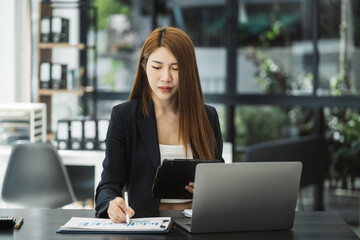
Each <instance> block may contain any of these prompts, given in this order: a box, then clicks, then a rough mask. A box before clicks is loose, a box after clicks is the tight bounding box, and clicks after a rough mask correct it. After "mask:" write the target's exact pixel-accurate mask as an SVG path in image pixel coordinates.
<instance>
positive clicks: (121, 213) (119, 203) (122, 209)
mask: <svg viewBox="0 0 360 240" xmlns="http://www.w3.org/2000/svg"><path fill="white" fill-rule="evenodd" d="M107 213H108V215H109V218H110V219H111V220H112V221H113V222H114V223H123V222H126V213H128V214H129V217H130V218H131V217H132V216H134V214H135V211H134V210H133V209H132V208H131V207H130V206H129V207H128V208H127V207H126V204H125V200H124V199H123V198H121V197H116V198H114V199H113V200H111V201H110V202H109V207H108V210H107Z"/></svg>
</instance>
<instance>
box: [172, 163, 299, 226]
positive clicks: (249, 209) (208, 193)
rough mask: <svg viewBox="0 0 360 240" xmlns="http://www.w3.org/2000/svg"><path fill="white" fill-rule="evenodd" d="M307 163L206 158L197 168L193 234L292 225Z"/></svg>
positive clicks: (182, 222) (181, 221) (183, 221)
mask: <svg viewBox="0 0 360 240" xmlns="http://www.w3.org/2000/svg"><path fill="white" fill-rule="evenodd" d="M301 169H302V163H300V162H252V163H231V164H224V163H210V164H207V163H202V164H198V166H197V167H196V174H195V189H194V196H193V210H192V218H175V219H173V220H174V222H175V223H176V224H178V225H179V226H180V227H182V228H184V229H185V230H187V231H189V232H192V233H206V232H232V231H261V230H288V229H290V228H292V226H293V224H294V215H295V208H296V203H297V198H298V193H299V184H300V176H301Z"/></svg>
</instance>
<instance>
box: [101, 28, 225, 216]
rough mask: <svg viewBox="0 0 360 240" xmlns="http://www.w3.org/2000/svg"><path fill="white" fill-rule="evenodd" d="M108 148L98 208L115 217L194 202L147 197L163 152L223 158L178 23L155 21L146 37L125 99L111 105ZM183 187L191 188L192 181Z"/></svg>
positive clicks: (217, 133)
mask: <svg viewBox="0 0 360 240" xmlns="http://www.w3.org/2000/svg"><path fill="white" fill-rule="evenodd" d="M105 154H106V157H105V159H104V162H103V172H102V175H101V181H100V183H99V185H98V187H97V190H96V196H95V201H96V211H97V216H99V217H107V216H108V217H109V218H110V219H112V220H113V221H114V222H124V221H125V214H129V215H130V217H131V216H133V215H134V210H158V209H185V208H191V201H190V202H189V201H188V202H184V201H180V200H175V202H174V200H173V201H172V202H171V201H169V200H159V199H153V198H152V184H153V180H154V177H155V173H156V169H157V167H158V166H159V165H160V164H161V162H162V160H163V159H165V158H188V159H192V158H197V159H221V160H222V161H223V159H222V136H221V131H220V126H219V119H218V115H217V112H216V110H215V108H213V107H210V106H207V105H205V104H204V99H203V95H202V90H201V86H200V79H199V73H198V69H197V64H196V58H195V50H194V46H193V43H192V41H191V40H190V38H189V37H188V36H187V35H186V34H185V33H184V32H183V31H181V30H180V29H177V28H173V27H167V28H160V29H156V30H154V31H153V32H152V33H151V34H150V35H149V37H148V38H147V40H146V41H145V43H144V46H143V47H142V50H141V54H140V59H139V64H138V68H137V72H136V75H135V80H134V85H133V88H132V91H131V94H130V99H129V101H128V102H126V103H123V104H119V105H117V106H115V107H114V108H113V110H112V113H111V118H110V124H109V129H108V133H107V137H106V151H105ZM184 187H185V188H186V189H188V191H190V192H193V187H194V183H189V185H187V186H184ZM123 190H126V191H128V194H129V206H130V207H129V208H127V207H126V204H125V201H124V200H123V198H122V192H123Z"/></svg>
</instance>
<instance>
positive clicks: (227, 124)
mask: <svg viewBox="0 0 360 240" xmlns="http://www.w3.org/2000/svg"><path fill="white" fill-rule="evenodd" d="M3 1H4V0H3ZM4 2H5V1H4ZM3 5H4V8H3V9H2V10H0V16H1V17H0V20H1V21H0V25H1V26H3V27H2V29H4V35H3V36H9V37H8V38H6V39H5V38H4V37H2V39H1V40H0V43H1V44H0V45H1V46H0V52H1V55H2V56H0V74H1V75H0V83H1V90H0V93H1V94H0V95H1V97H0V102H1V103H6V102H42V103H45V104H46V106H47V131H46V139H47V141H49V142H52V143H53V144H54V145H55V146H57V147H58V148H59V149H68V150H81V149H86V143H87V142H86V138H84V137H81V134H82V135H84V134H86V133H84V132H86V131H85V130H84V129H87V128H86V127H84V125H83V130H80V133H79V134H78V135H79V136H80V137H79V139H83V140H79V141H80V142H79V145H78V146H77V147H76V146H75V145H74V144H73V143H74V142H75V140H74V139H73V140H72V142H69V141H67V138H69V137H70V136H69V135H67V134H65V136H64V134H63V131H65V132H66V129H68V127H67V126H66V127H65V128H64V129H65V130H63V131H59V128H61V126H62V123H64V122H65V123H68V122H69V121H71V122H73V121H76V120H78V121H80V122H82V124H84V121H95V125H96V131H94V133H91V132H90V133H89V134H90V135H93V138H96V139H97V140H95V142H94V144H95V145H94V146H93V147H89V148H88V149H93V150H100V151H102V150H103V149H101V146H100V145H99V144H100V142H101V139H100V138H101V136H102V135H104V133H103V132H104V131H106V123H105V124H103V126H102V125H101V124H99V120H107V119H109V116H110V111H111V108H112V106H114V105H116V104H118V103H121V102H124V101H126V100H127V99H128V97H129V93H130V90H131V87H132V83H133V79H134V74H135V70H136V66H137V64H138V57H139V52H140V49H141V46H142V44H143V43H144V41H145V39H146V37H147V36H148V34H149V33H150V32H151V31H152V30H153V29H154V28H156V27H160V26H174V27H178V28H180V29H182V30H184V31H185V32H186V33H187V34H188V35H189V36H190V37H191V39H192V40H193V43H194V45H195V50H196V57H197V62H198V68H199V71H200V79H201V84H202V89H203V93H204V97H205V100H206V103H207V104H210V105H213V106H215V107H216V108H217V110H218V113H219V117H220V122H221V129H222V133H223V139H224V142H226V143H227V144H226V153H227V154H229V156H231V157H230V161H233V162H240V161H247V160H249V159H247V154H248V150H249V148H250V147H253V146H259V145H258V144H260V143H279V141H285V142H286V141H287V140H288V139H290V140H292V139H303V138H304V137H307V136H314V135H316V136H321V138H322V140H323V141H324V142H325V144H326V154H325V155H326V157H323V158H322V157H319V158H322V159H316V158H314V159H311V160H312V162H311V163H307V164H309V165H307V166H309V168H313V169H318V163H321V168H319V169H320V170H319V171H320V172H317V174H318V175H319V176H321V181H322V182H323V188H322V189H320V192H321V194H322V195H321V196H323V199H321V198H320V202H321V204H320V206H319V205H316V204H317V203H315V202H314V201H317V200H314V199H316V196H314V194H315V195H316V194H318V193H319V189H317V190H316V189H315V190H314V189H313V188H316V187H314V186H313V184H312V183H313V182H311V181H310V184H305V185H304V187H303V188H302V197H301V198H302V205H301V208H302V209H304V210H312V209H314V205H316V206H317V208H316V210H324V209H325V210H335V211H338V212H339V213H340V214H341V215H342V217H343V218H344V219H345V220H346V221H347V222H348V223H349V224H350V225H351V226H353V228H354V230H355V231H356V230H358V228H359V189H360V185H359V184H360V182H359V180H358V177H359V176H360V115H359V109H360V78H359V76H360V68H358V67H357V66H360V1H358V0H273V1H268V0H146V1H145V0H83V1H79V2H74V1H65V0H64V1H39V0H17V1H14V3H4V4H3ZM49 9H50V10H49ZM19 12H22V13H23V15H21V17H19V14H18V13H19ZM15 16H16V17H15ZM49 17H50V18H52V19H54V17H61V19H65V20H61V24H65V25H64V26H65V27H61V28H60V29H61V31H60V32H64V33H65V34H67V37H68V38H67V39H65V40H64V41H58V42H56V41H57V40H56V38H55V37H54V36H55V35H49V36H53V37H51V38H52V39H50V40H49V39H46V36H47V35H46V34H49V33H52V32H56V31H57V30H56V28H57V25H56V24H57V23H56V21H54V20H53V21H52V25H51V28H50V27H49V26H48V25H47V24H49V23H47V20H46V19H47V18H49ZM9 19H11V21H9ZM50 22H51V21H50ZM66 22H67V23H66ZM62 26H63V25H62ZM64 29H65V30H64ZM43 34H45V35H43ZM44 36H45V38H43V37H44ZM62 42H63V44H67V45H60V44H61V43H62ZM79 43H81V44H83V45H78V44H79ZM49 52H51V53H49ZM43 63H51V64H52V65H51V66H54V64H55V63H56V64H60V65H61V66H62V65H66V68H65V69H64V68H63V67H62V68H61V69H62V70H61V71H62V72H63V74H64V76H65V75H66V77H64V78H66V86H65V87H63V88H62V87H59V88H58V85H56V83H57V82H56V79H55V80H54V79H53V80H52V78H54V76H55V75H57V73H56V71H55V70H54V67H53V68H52V69H50V70H46V65H43ZM56 64H55V65H56ZM49 71H50V72H51V73H52V78H50V82H51V80H52V87H49V86H47V85H46V83H47V82H46V81H47V79H48V78H49V77H48V76H47V75H46V74H47V73H48V72H49ZM61 76H62V75H61ZM12 79H15V80H14V81H12ZM61 79H62V78H61ZM60 89H62V90H60ZM84 119H85V120H84ZM68 124H69V123H68ZM80 125H81V124H80ZM99 126H100V127H99ZM76 129H77V127H76V125H73V129H72V130H73V136H75V135H76V134H77V133H75V132H76V131H77V130H76ZM4 131H5V130H3V132H4ZM0 133H1V132H0ZM73 138H74V137H73ZM64 139H65V140H64ZM84 139H85V140H84ZM0 140H1V139H0ZM61 140H64V142H65V146H63V147H62V145H61ZM8 143H9V142H8V141H7V140H6V139H5V140H3V144H4V145H6V144H8ZM66 144H67V145H66ZM298 148H300V151H301V145H299V147H298ZM313 151H317V150H316V149H315V150H313ZM313 153H314V152H313ZM291 154H293V155H294V154H295V155H296V153H290V156H291ZM314 155H316V154H315V153H314ZM325 155H324V156H325ZM321 156H323V155H321ZM288 158H290V159H289V160H297V158H296V157H295V156H294V158H293V159H292V158H291V157H288ZM269 160H274V159H269ZM99 161H102V159H99ZM315 175H316V173H315Z"/></svg>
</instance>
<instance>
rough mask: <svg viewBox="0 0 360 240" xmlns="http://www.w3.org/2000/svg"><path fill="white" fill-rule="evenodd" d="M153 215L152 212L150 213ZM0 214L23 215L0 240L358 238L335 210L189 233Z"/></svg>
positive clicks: (64, 214) (32, 213)
mask: <svg viewBox="0 0 360 240" xmlns="http://www.w3.org/2000/svg"><path fill="white" fill-rule="evenodd" d="M137 214H138V216H137V217H146V216H155V215H156V213H142V214H141V216H140V213H137ZM154 214H155V215H154ZM0 215H2V216H4V215H11V216H15V217H16V218H20V217H24V218H25V220H24V224H23V225H22V227H21V228H20V229H19V230H11V231H8V232H4V231H2V232H1V231H0V239H1V240H2V239H19V240H20V239H21V240H23V239H27V240H31V239H46V240H52V239H74V240H77V239H86V240H88V239H104V240H105V239H111V240H116V239H126V240H131V239H167V240H170V239H185V240H186V239H191V240H202V239H205V240H215V239H221V240H227V239H234V240H235V239H236V240H238V239H241V240H255V239H256V240H257V239H266V240H275V239H276V240H302V239H304V240H305V239H306V240H315V239H316V240H317V239H334V240H335V239H339V240H340V239H341V240H350V239H359V238H358V237H357V236H356V234H355V233H354V232H353V231H352V230H351V229H350V228H349V227H348V226H347V224H346V223H345V222H344V220H342V218H341V217H339V216H338V215H337V214H336V213H330V212H297V213H296V217H295V225H294V227H293V229H292V230H291V231H267V232H238V233H216V234H189V233H187V232H185V231H184V230H182V229H181V228H179V227H177V226H174V227H173V229H172V230H171V231H170V232H169V233H168V234H131V235H129V234H58V233H56V230H57V229H58V228H59V226H60V225H63V224H65V222H67V221H68V220H69V219H70V218H71V217H73V216H77V217H94V211H93V210H50V209H0ZM157 216H171V217H183V215H182V214H181V212H180V211H161V212H160V213H157ZM214 220H215V219H214Z"/></svg>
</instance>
